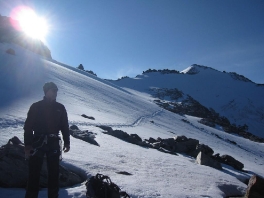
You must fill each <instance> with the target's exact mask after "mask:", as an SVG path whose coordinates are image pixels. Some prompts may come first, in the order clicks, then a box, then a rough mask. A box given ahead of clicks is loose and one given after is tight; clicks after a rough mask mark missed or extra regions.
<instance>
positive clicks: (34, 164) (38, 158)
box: [25, 143, 60, 198]
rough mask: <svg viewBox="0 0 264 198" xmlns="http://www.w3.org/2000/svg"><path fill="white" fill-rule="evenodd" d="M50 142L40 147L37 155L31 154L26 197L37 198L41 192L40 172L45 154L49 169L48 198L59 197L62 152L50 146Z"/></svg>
mask: <svg viewBox="0 0 264 198" xmlns="http://www.w3.org/2000/svg"><path fill="white" fill-rule="evenodd" d="M49 147H50V145H49V143H48V144H47V145H44V146H43V147H42V148H40V149H39V150H38V151H37V152H36V154H35V155H33V156H31V157H30V159H29V162H28V165H29V175H28V185H27V192H26V195H25V198H37V197H38V192H39V180H40V172H41V168H42V164H43V160H44V155H45V154H46V156H47V169H48V198H58V197H59V193H58V192H59V162H60V153H59V150H58V152H54V151H55V150H53V149H50V148H49ZM57 149H59V148H57Z"/></svg>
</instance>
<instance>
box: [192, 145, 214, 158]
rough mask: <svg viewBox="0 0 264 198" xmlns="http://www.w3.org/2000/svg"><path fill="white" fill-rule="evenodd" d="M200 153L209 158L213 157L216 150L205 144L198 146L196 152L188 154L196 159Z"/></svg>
mask: <svg viewBox="0 0 264 198" xmlns="http://www.w3.org/2000/svg"><path fill="white" fill-rule="evenodd" d="M200 152H202V153H204V154H206V155H207V156H212V155H213V154H214V150H213V149H212V148H210V147H209V146H207V145H205V144H198V145H197V146H196V148H195V150H193V151H191V152H189V153H188V154H189V155H190V156H192V157H196V156H197V155H198V154H199V153H200Z"/></svg>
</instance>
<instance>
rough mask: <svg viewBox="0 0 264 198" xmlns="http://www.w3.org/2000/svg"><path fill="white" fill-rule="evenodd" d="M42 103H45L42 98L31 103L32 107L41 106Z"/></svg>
mask: <svg viewBox="0 0 264 198" xmlns="http://www.w3.org/2000/svg"><path fill="white" fill-rule="evenodd" d="M42 103H43V100H40V101H37V102H34V103H33V104H32V105H31V107H32V108H37V107H39V106H40V105H41V104H42Z"/></svg>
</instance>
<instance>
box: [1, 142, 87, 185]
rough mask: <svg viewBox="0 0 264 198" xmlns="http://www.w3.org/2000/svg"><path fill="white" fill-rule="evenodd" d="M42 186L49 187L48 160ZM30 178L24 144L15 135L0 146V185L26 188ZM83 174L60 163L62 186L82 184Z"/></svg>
mask: <svg viewBox="0 0 264 198" xmlns="http://www.w3.org/2000/svg"><path fill="white" fill-rule="evenodd" d="M40 175H41V176H40V187H47V181H48V180H47V178H48V171H47V166H46V160H44V163H43V165H42V170H41V174H40ZM27 178H28V161H26V160H25V157H24V144H23V143H22V142H21V141H20V140H19V139H18V138H17V137H14V138H12V139H10V140H9V141H8V143H7V144H6V145H4V146H2V147H1V148H0V187H6V188H7V187H8V188H10V187H12V188H25V187H26V185H27ZM84 180H85V178H82V177H81V176H79V175H77V174H75V173H73V172H71V171H69V170H67V168H65V167H63V166H61V165H60V177H59V181H60V187H69V186H73V185H76V184H80V183H82V182H83V181H84Z"/></svg>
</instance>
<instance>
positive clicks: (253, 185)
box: [245, 175, 264, 198]
mask: <svg viewBox="0 0 264 198" xmlns="http://www.w3.org/2000/svg"><path fill="white" fill-rule="evenodd" d="M263 197H264V178H261V177H260V176H257V175H253V176H252V177H251V178H250V180H249V183H248V187H247V191H246V195H245V198H263Z"/></svg>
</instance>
